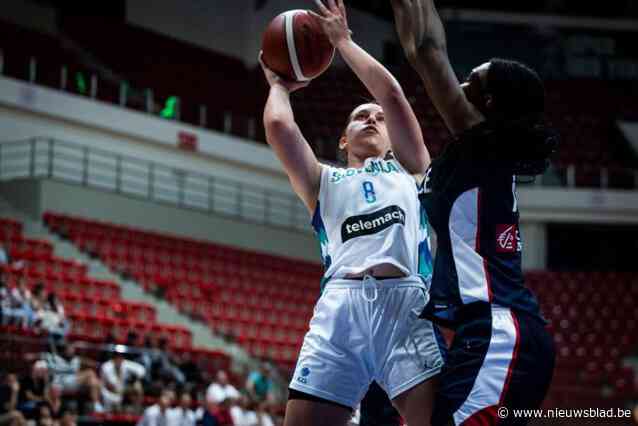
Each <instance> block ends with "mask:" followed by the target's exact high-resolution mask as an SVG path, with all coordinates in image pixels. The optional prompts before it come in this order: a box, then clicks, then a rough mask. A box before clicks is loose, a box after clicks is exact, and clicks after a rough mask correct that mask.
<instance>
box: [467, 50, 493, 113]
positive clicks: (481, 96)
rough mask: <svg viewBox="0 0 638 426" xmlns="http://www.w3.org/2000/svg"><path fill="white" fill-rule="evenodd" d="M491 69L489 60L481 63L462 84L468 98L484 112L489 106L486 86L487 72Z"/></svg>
mask: <svg viewBox="0 0 638 426" xmlns="http://www.w3.org/2000/svg"><path fill="white" fill-rule="evenodd" d="M489 69H490V63H489V62H485V63H484V64H481V65H479V66H478V67H476V68H474V69H473V70H472V72H471V73H470V75H469V76H468V77H467V80H465V82H464V83H462V84H461V88H462V89H463V92H464V93H465V96H466V97H467V99H468V100H469V101H470V102H471V103H472V104H474V106H476V107H477V108H478V109H479V110H480V111H481V112H483V113H485V110H486V108H487V106H486V102H487V99H486V96H487V93H486V90H485V87H486V86H487V73H488V71H489Z"/></svg>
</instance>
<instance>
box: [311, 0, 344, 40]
mask: <svg viewBox="0 0 638 426" xmlns="http://www.w3.org/2000/svg"><path fill="white" fill-rule="evenodd" d="M326 2H327V4H328V7H326V6H325V5H324V4H323V2H322V0H315V3H316V5H317V8H318V9H319V12H320V13H321V15H319V14H317V13H315V12H313V11H308V13H310V15H311V16H313V17H314V18H315V19H316V20H317V21H318V22H319V24H320V25H321V28H322V29H323V32H324V33H325V34H326V36H328V39H330V43H332V45H333V46H334V47H336V48H338V47H339V44H340V43H342V42H344V41H349V40H350V36H351V35H352V31H350V28H348V17H347V15H346V7H345V6H344V5H343V0H326Z"/></svg>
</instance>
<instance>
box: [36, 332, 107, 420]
mask: <svg viewBox="0 0 638 426" xmlns="http://www.w3.org/2000/svg"><path fill="white" fill-rule="evenodd" d="M56 346H57V348H56ZM52 348H53V349H54V350H55V351H56V352H48V353H45V354H43V359H44V360H45V361H46V363H47V366H48V367H49V371H50V372H51V375H52V383H53V384H55V385H57V386H59V387H60V389H61V390H62V393H63V394H64V395H67V394H72V395H80V394H82V392H87V393H88V395H89V399H90V403H91V406H90V407H87V410H86V411H90V412H92V411H102V405H101V404H100V381H99V380H98V378H97V375H96V374H95V371H94V370H93V368H95V363H94V362H93V361H92V360H89V359H82V358H80V357H79V356H78V355H77V354H76V345H75V343H73V342H65V341H64V340H60V341H58V343H57V345H52Z"/></svg>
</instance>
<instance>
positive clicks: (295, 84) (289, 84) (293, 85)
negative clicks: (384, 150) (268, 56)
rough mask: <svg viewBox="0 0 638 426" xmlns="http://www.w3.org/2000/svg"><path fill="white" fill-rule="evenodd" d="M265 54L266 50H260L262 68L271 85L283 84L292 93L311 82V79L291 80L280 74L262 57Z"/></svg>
mask: <svg viewBox="0 0 638 426" xmlns="http://www.w3.org/2000/svg"><path fill="white" fill-rule="evenodd" d="M263 55H264V52H259V64H260V65H261V69H262V70H263V71H264V76H265V77H266V80H267V81H268V84H269V85H270V87H273V86H281V87H283V88H284V89H286V90H287V91H288V93H292V92H294V91H295V90H299V89H301V88H304V87H306V86H307V85H309V84H310V81H290V80H286V79H284V78H283V77H281V76H279V75H278V74H277V73H275V72H274V71H273V70H271V69H270V68H268V67H267V66H266V64H265V63H264V60H263V58H262V56H263Z"/></svg>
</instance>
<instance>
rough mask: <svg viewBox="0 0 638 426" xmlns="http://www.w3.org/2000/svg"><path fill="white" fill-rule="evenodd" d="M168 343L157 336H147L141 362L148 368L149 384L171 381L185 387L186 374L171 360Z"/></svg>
mask: <svg viewBox="0 0 638 426" xmlns="http://www.w3.org/2000/svg"><path fill="white" fill-rule="evenodd" d="M167 343H168V341H167V340H166V339H165V338H161V339H159V340H158V339H157V338H156V337H155V336H146V338H145V339H144V349H142V351H141V355H140V358H139V362H140V363H141V364H142V365H144V367H146V380H147V382H149V383H150V382H153V381H157V380H162V381H164V380H169V381H175V382H177V383H178V384H180V385H183V384H184V383H185V381H186V380H185V377H184V374H183V373H182V372H181V371H180V370H179V368H177V366H176V365H175V363H173V362H172V361H171V359H170V358H169V356H168V352H167Z"/></svg>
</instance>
